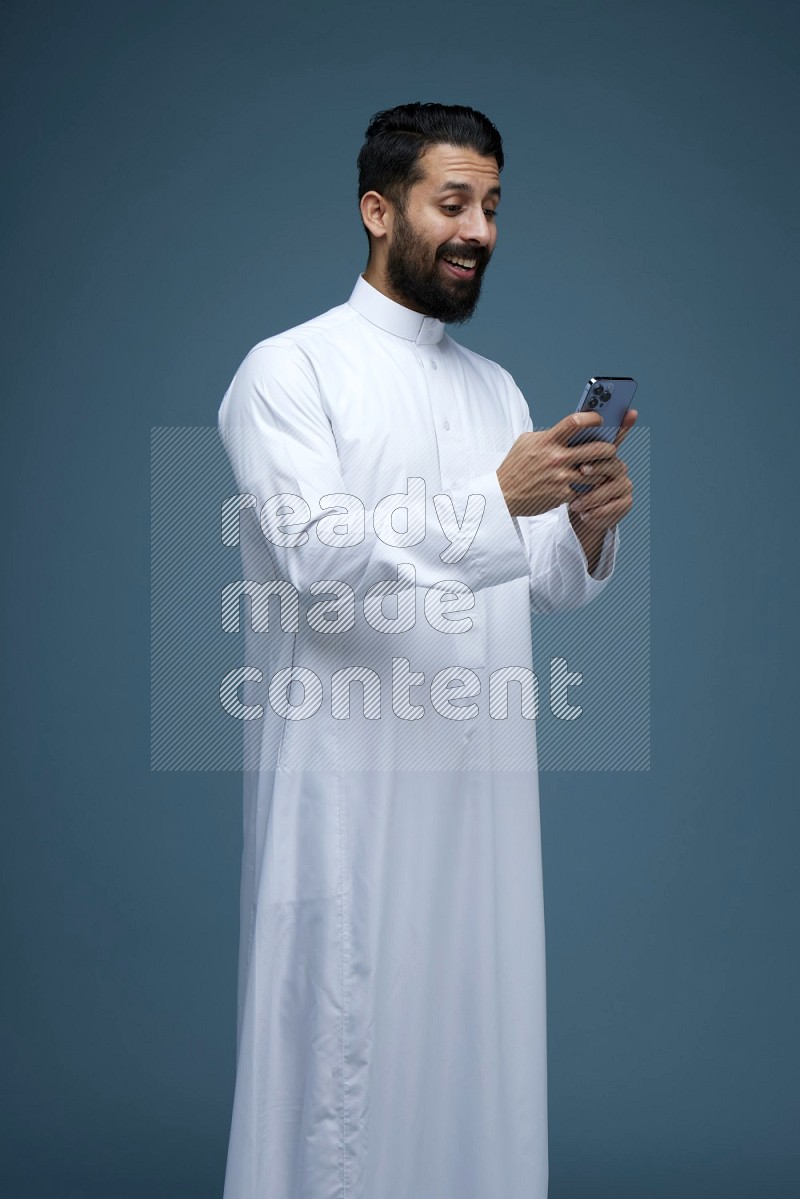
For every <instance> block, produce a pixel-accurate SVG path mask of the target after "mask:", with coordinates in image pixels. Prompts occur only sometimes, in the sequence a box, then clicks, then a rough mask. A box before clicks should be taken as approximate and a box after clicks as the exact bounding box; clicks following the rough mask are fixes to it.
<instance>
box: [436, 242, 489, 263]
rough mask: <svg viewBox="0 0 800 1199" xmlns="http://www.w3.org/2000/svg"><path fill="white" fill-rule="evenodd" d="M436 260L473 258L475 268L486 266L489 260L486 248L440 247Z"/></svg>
mask: <svg viewBox="0 0 800 1199" xmlns="http://www.w3.org/2000/svg"><path fill="white" fill-rule="evenodd" d="M436 257H437V258H474V259H475V263H476V266H477V267H482V266H486V263H487V262H488V261H489V259H490V258H491V254H490V252H489V251H488V250H487V249H486V246H457V245H449V246H442V248H441V250H439V252H438V254H437V255H436Z"/></svg>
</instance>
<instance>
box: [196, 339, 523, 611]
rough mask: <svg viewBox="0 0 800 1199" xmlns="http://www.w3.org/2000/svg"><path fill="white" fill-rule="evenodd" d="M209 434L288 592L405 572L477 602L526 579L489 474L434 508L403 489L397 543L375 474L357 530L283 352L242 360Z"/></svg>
mask: <svg viewBox="0 0 800 1199" xmlns="http://www.w3.org/2000/svg"><path fill="white" fill-rule="evenodd" d="M219 431H220V436H221V438H222V441H223V443H224V445H225V448H226V451H227V454H228V457H229V459H230V462H231V466H232V469H233V472H234V476H235V478H236V482H237V486H238V487H239V489H240V493H241V494H242V495H243V496H252V497H254V498H253V501H252V502H250V507H251V508H252V509H253V510H254V513H255V514H258V515H260V521H261V528H262V530H266V532H267V533H268V534H269V536H268V537H265V541H268V546H267V548H268V552H269V555H270V557H271V558H272V561H273V563H274V568H275V573H276V576H278V577H280V578H283V579H285V580H287V581H288V582H290V583H291V584H292V585H293V586H294V587H295V588H297V590H298V591H301V592H302V591H307V590H308V588H309V587H310V585H311V583H312V582H314V581H319V580H323V579H336V580H339V581H341V582H344V583H346V584H348V585H349V586H350V587H352V588H353V590H354V592H356V593H357V594H358V593H361V592H363V591H364V590H365V589H366V588H368V587H369V586H370V585H371V584H372V583H374V582H376V581H378V580H380V579H383V578H385V577H386V576H387V575H389V574H392V573H393V572H394V571H395V570H396V568H397V566H398V564H406V563H407V564H410V565H412V566H413V567H414V570H415V572H416V584H417V586H420V587H425V588H427V587H435V586H437V585H438V584H439V583H440V582H442V581H444V580H447V579H452V578H454V577H457V578H459V579H460V580H462V581H463V582H464V583H466V584H467V586H468V587H469V588H470V589H471V590H472V591H478V590H480V589H482V588H484V587H494V586H497V585H498V584H501V583H504V582H507V581H509V580H511V579H515V578H520V577H523V576H525V575H526V574H527V571H528V558H527V556H526V553H525V552H524V548H523V545H522V543H521V541H520V537H519V534H518V531H517V527H516V526H515V524H514V521H513V520H512V518H511V516H510V514H509V512H508V508H507V507H506V505H505V501H504V499H503V496H502V492H501V491H500V485H499V482H498V480H497V476H496V474H495V473H494V472H490V473H487V474H483V475H480V476H478V477H476V478H474V479H470V480H469V482H468V484H467V485H465V486H464V487H462V488H458V489H451V490H450V491H448V492H447V493H444V494H442V495H438V496H437V495H434V494H431V490H430V488H429V487H427V486H426V481H425V480H421V479H420V480H417V481H416V482H414V483H412V484H410V485H409V495H410V496H411V499H410V502H409V514H408V530H407V533H405V534H403V533H398V532H397V531H395V530H394V528H393V527H392V526H391V523H390V520H391V517H390V514H389V513H388V509H389V508H391V506H392V500H391V499H387V498H386V492H384V491H380V476H379V474H376V491H375V492H374V494H373V502H372V504H371V506H369V505H368V504H367V503H364V511H363V519H362V517H361V513H360V508H359V505H360V503H361V502H363V501H364V500H365V497H363V496H353V495H351V494H350V491H349V489H348V487H347V485H346V482H345V479H344V477H343V474H342V468H341V464H340V460H339V455H338V452H337V446H336V440H335V437H334V433H333V429H332V426H331V422H330V420H329V419H328V416H327V414H326V412H325V408H324V404H323V400H322V397H321V394H320V388H319V384H318V382H317V379H316V375H315V371H314V367H313V364H312V363H311V362H310V361H309V359H308V358H307V356H306V355H305V354H304V352H303V350H302V347H300V346H298V345H297V344H295V343H293V342H289V341H287V342H277V341H270V342H269V343H264V344H262V345H260V346H257V347H255V349H253V350H251V351H250V353H249V354H248V355H247V357H246V358H245V360H244V362H243V363H242V365H241V366H240V368H239V370H238V371H237V373H236V375H235V377H234V379H233V381H232V383H231V386H230V387H229V389H228V391H227V393H226V395H225V397H224V399H223V402H222V405H221V407H220V413H219ZM368 449H369V447H366V450H367V452H368ZM389 490H390V491H391V488H390V489H389ZM375 494H377V495H378V496H379V498H378V499H377V500H375V499H374V495H375ZM395 498H396V503H397V504H400V502H401V498H402V497H401V495H400V494H399V493H398V495H397V496H396V497H395ZM451 501H452V502H451ZM468 504H469V507H468ZM343 509H344V510H346V511H343ZM348 513H349V514H348ZM345 522H346V524H345ZM459 522H460V524H461V529H459ZM376 528H377V531H376ZM471 534H474V535H472V536H471Z"/></svg>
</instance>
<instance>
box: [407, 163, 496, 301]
mask: <svg viewBox="0 0 800 1199" xmlns="http://www.w3.org/2000/svg"><path fill="white" fill-rule="evenodd" d="M419 165H420V166H421V167H422V169H423V170H424V171H425V178H424V179H421V180H420V181H419V182H418V183H415V184H414V186H413V187H412V188H411V189H410V190H409V192H408V196H407V203H406V210H405V214H403V213H402V212H399V211H398V210H397V209H394V220H393V225H392V230H391V233H390V234H389V235H388V236H389V244H388V247H387V259H386V276H387V280H388V282H389V285H390V286H391V288H392V291H393V292H394V293H395V294H396V295H397V297H398V298H399V299H400V300H401V301H402V302H403V303H405V304H408V305H409V306H411V307H412V308H414V309H415V310H416V311H418V312H422V313H423V314H424V315H425V316H431V317H435V318H436V319H437V320H440V321H445V322H456V323H460V322H462V321H466V320H468V319H469V318H470V317H471V316H472V314H473V312H474V311H475V308H476V306H477V303H478V298H479V296H480V292H481V283H482V282H483V275H484V272H485V270H486V267H487V265H488V262H489V259H490V257H491V255H492V251H493V249H494V244H495V241H496V240H497V226H496V225H495V212H496V210H497V205H498V204H499V202H500V175H499V172H498V169H497V162H496V160H495V159H494V158H493V157H488V158H485V157H484V156H483V155H481V154H476V153H475V151H474V150H464V149H461V148H459V147H457V146H449V145H437V146H431V147H430V149H428V150H427V151H426V152H425V153H424V154H423V155H422V156H421V158H420V160H419ZM453 259H457V260H461V261H462V262H466V263H467V264H468V265H467V266H466V267H462V266H459V265H456V264H454V263H452V260H453ZM470 264H471V265H470Z"/></svg>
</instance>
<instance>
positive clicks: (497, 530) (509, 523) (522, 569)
mask: <svg viewBox="0 0 800 1199" xmlns="http://www.w3.org/2000/svg"><path fill="white" fill-rule="evenodd" d="M469 490H470V493H471V494H473V495H482V496H483V497H484V498H485V500H486V507H485V508H484V511H483V517H482V519H481V523H480V528H479V529H478V532H477V534H476V535H475V540H474V541H473V543H472V545H471V547H470V550H469V552H470V553H471V554H474V555H475V568H476V570H477V572H478V577H479V578H480V580H481V585H482V586H483V587H496V586H498V585H499V584H500V583H508V582H509V581H510V580H511V579H519V578H523V577H525V576H526V575H527V574H528V571H529V569H530V566H529V562H528V554H527V551H526V549H525V541H524V539H523V536H522V532H521V530H520V527H519V524H518V523H517V521H516V520H514V518H513V517H512V515H511V513H510V512H509V510H508V504H507V503H506V497H505V496H504V495H503V491H502V488H501V487H500V480H499V479H498V477H497V472H496V471H490V472H489V473H487V474H485V475H479V476H478V477H477V478H475V479H471V480H470V486H469Z"/></svg>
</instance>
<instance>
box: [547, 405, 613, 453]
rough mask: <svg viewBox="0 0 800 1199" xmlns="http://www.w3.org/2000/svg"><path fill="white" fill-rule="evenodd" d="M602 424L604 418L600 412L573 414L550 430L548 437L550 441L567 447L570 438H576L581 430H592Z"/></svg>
mask: <svg viewBox="0 0 800 1199" xmlns="http://www.w3.org/2000/svg"><path fill="white" fill-rule="evenodd" d="M602 423H603V418H602V416H601V415H600V413H599V412H571V413H570V414H569V416H565V417H564V419H563V420H560V421H559V422H558V424H557V425H553V427H552V428H551V429H548V431H547V436H548V439H549V440H550V441H556V442H558V443H559V445H566V444H567V442H568V441H569V439H570V437H574V436H575V434H576V433H579V432H580V431H581V429H590V428H591V427H592V426H593V425H602Z"/></svg>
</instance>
